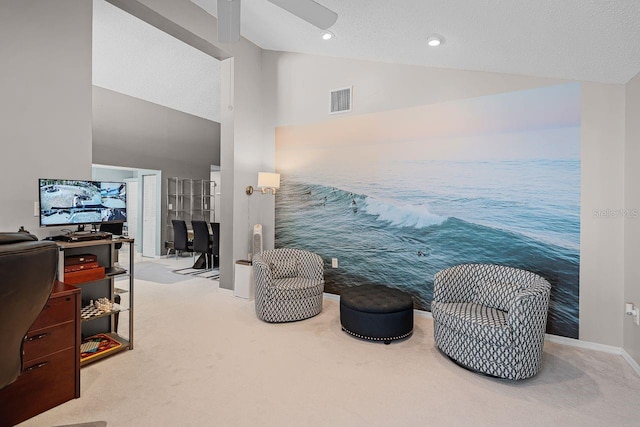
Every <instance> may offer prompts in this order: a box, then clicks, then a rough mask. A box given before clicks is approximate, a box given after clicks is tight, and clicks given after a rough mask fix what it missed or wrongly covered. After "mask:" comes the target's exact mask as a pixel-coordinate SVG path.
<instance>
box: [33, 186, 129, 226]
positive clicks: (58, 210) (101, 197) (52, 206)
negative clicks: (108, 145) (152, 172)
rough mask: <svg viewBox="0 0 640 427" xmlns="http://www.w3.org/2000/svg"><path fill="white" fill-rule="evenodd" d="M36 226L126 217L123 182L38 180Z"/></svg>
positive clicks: (117, 220) (105, 221)
mask: <svg viewBox="0 0 640 427" xmlns="http://www.w3.org/2000/svg"><path fill="white" fill-rule="evenodd" d="M39 194H40V227H60V226H65V225H77V226H78V229H82V228H83V227H82V226H84V225H88V224H91V225H94V224H96V225H98V224H103V223H123V222H125V221H126V220H127V186H126V184H125V183H124V182H107V181H83V180H78V179H76V180H71V179H43V178H41V179H40V180H39Z"/></svg>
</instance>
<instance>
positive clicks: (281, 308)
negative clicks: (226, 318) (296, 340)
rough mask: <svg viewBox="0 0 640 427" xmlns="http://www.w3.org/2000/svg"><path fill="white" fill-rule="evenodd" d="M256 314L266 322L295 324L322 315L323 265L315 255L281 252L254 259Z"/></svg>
mask: <svg viewBox="0 0 640 427" xmlns="http://www.w3.org/2000/svg"><path fill="white" fill-rule="evenodd" d="M253 275H254V279H255V286H256V299H255V304H256V314H257V315H258V317H259V318H260V319H262V320H264V321H265V322H274V323H275V322H292V321H295V320H302V319H307V318H309V317H313V316H315V315H316V314H318V313H320V312H321V311H322V293H323V292H324V263H323V261H322V258H321V257H320V256H319V255H317V254H314V253H313V252H309V251H305V250H301V249H290V248H279V249H272V250H267V251H263V252H262V253H261V254H257V255H255V256H254V257H253Z"/></svg>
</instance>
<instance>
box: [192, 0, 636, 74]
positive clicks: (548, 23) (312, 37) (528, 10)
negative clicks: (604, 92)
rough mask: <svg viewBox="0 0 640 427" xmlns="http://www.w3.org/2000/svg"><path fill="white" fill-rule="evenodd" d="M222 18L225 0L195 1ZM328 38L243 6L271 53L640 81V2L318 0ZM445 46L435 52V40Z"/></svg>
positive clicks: (260, 0) (251, 1) (276, 13)
mask: <svg viewBox="0 0 640 427" xmlns="http://www.w3.org/2000/svg"><path fill="white" fill-rule="evenodd" d="M191 1H192V2H193V3H195V4H197V5H199V6H200V7H202V8H204V9H205V10H206V11H208V12H209V13H211V14H212V15H214V16H215V15H216V0H191ZM316 1H317V2H318V3H320V4H322V5H324V6H326V7H328V8H329V9H332V10H333V11H335V12H337V13H338V20H337V22H336V23H335V24H334V25H333V27H331V28H330V30H331V31H332V32H333V33H334V34H335V38H334V39H332V40H329V41H323V40H321V38H320V30H319V29H317V28H316V27H314V26H312V25H311V24H309V23H307V22H305V21H303V20H301V19H299V18H297V17H295V16H294V15H292V14H290V13H289V12H287V11H285V10H283V9H281V8H279V7H277V6H275V5H274V4H272V3H270V2H269V1H267V0H241V35H242V36H243V37H245V38H247V39H249V40H250V41H252V42H253V43H255V44H257V45H258V46H260V47H262V48H264V49H270V50H279V51H290V52H301V53H309V54H318V55H327V56H335V57H348V58H357V59H367V60H375V61H382V62H392V63H401V64H413V65H424V66H429V67H439V68H455V69H465V70H478V71H490V72H498V73H509V74H522V75H529V76H539V77H552V78H563V79H570V80H583V81H594V82H603V83H618V84H624V83H626V82H628V81H629V80H630V79H631V78H632V77H634V76H635V75H636V74H637V73H638V72H640V42H639V40H640V1H638V0H536V1H531V0H316ZM431 33H438V34H441V35H442V36H444V38H445V43H444V44H443V45H441V46H440V47H438V48H428V47H427V45H426V39H427V37H428V35H429V34H431Z"/></svg>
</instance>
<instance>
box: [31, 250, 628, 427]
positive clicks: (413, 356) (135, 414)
mask: <svg viewBox="0 0 640 427" xmlns="http://www.w3.org/2000/svg"><path fill="white" fill-rule="evenodd" d="M178 261H180V260H178ZM153 263H154V264H156V267H157V268H158V269H159V270H161V271H162V272H163V274H173V273H171V272H170V269H171V268H175V265H172V264H173V261H171V260H164V259H163V260H159V261H153ZM145 267H149V266H148V265H147V266H145ZM169 281H170V280H169ZM135 297H136V299H135V349H134V350H132V351H127V352H124V353H120V354H117V355H114V356H112V357H110V358H107V359H104V360H102V361H99V362H97V363H94V364H92V365H89V366H87V367H85V368H83V369H82V371H81V384H82V386H81V397H80V398H79V399H76V400H73V401H71V402H68V403H65V404H63V405H61V406H59V407H57V408H54V409H52V410H50V411H47V412H45V413H44V414H41V415H39V416H37V417H35V418H32V419H31V420H29V421H26V422H25V423H23V424H22V425H25V426H56V425H62V424H74V423H87V422H92V421H93V422H96V421H106V422H107V426H108V427H116V426H489V425H491V426H495V425H499V426H605V425H606V426H638V425H640V377H638V375H637V374H636V373H635V372H634V371H633V370H632V369H631V367H629V366H628V364H627V363H626V362H625V361H624V359H623V358H622V357H621V356H618V355H613V354H608V353H602V352H598V351H594V350H586V349H581V348H576V347H571V346H565V345H561V344H557V343H550V342H547V343H546V344H545V348H544V359H543V368H542V370H541V372H540V373H539V374H538V375H537V376H536V377H534V378H532V379H529V380H525V381H521V382H510V381H505V380H498V379H492V378H488V377H485V376H481V375H477V374H474V373H471V372H469V371H466V370H464V369H462V368H460V367H458V366H457V365H455V364H454V363H452V362H451V361H449V360H448V359H447V358H446V357H445V356H443V355H442V354H441V353H440V352H439V351H438V350H437V349H436V347H435V346H434V343H433V323H432V320H431V319H429V318H428V317H425V316H415V331H414V334H413V336H412V337H411V338H409V339H407V340H405V341H401V342H395V343H392V344H391V345H384V344H381V343H371V342H365V341H361V340H358V339H355V338H353V337H351V336H349V335H347V334H345V333H344V332H342V331H341V329H340V320H339V303H338V302H337V301H336V300H335V299H334V298H325V301H324V309H323V311H322V313H321V314H319V315H318V316H316V317H314V318H311V319H308V320H304V321H301V322H295V323H287V324H267V323H264V322H261V321H260V320H258V319H257V318H256V316H255V312H254V307H253V302H250V301H246V300H243V299H239V298H235V297H233V296H232V295H231V294H230V293H229V292H228V291H223V290H218V289H217V286H216V282H214V281H212V280H207V279H198V278H193V279H189V280H184V281H179V282H176V283H168V284H167V283H156V282H149V281H143V280H136V291H135Z"/></svg>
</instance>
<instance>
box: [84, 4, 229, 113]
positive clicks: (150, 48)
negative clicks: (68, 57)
mask: <svg viewBox="0 0 640 427" xmlns="http://www.w3.org/2000/svg"><path fill="white" fill-rule="evenodd" d="M93 84H94V85H96V86H100V87H104V88H106V89H110V90H113V91H116V92H120V93H124V94H126V95H129V96H133V97H136V98H140V99H144V100H146V101H149V102H153V103H155V104H159V105H164V106H165V107H169V108H173V109H175V110H179V111H182V112H185V113H189V114H193V115H196V116H198V117H203V118H205V119H209V120H213V121H216V122H219V121H220V62H219V61H218V60H216V59H215V58H212V57H211V56H209V55H207V54H205V53H203V52H201V51H200V50H198V49H195V48H193V47H191V46H189V45H187V44H185V43H183V42H181V41H179V40H177V39H175V38H174V37H172V36H170V35H168V34H166V33H165V32H163V31H161V30H159V29H157V28H155V27H153V26H151V25H149V24H147V23H146V22H143V21H141V20H139V19H138V18H136V17H134V16H132V15H130V14H128V13H127V12H124V11H122V10H120V9H119V8H117V7H115V6H113V5H111V4H109V3H107V2H105V1H103V0H94V2H93Z"/></svg>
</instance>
